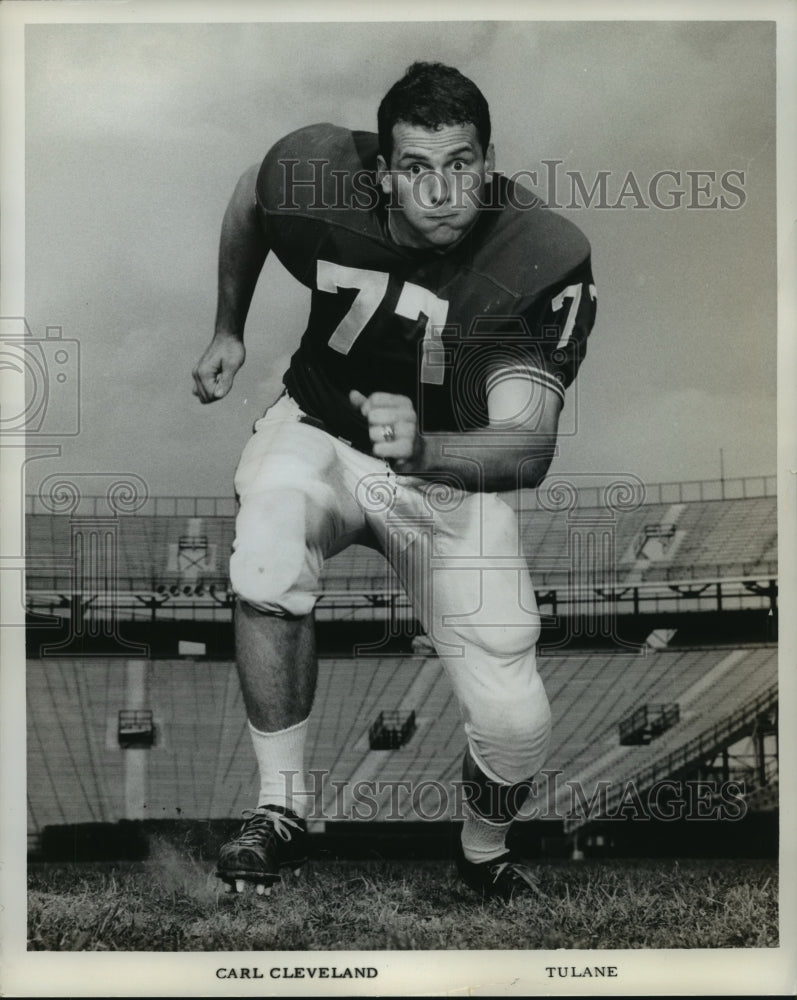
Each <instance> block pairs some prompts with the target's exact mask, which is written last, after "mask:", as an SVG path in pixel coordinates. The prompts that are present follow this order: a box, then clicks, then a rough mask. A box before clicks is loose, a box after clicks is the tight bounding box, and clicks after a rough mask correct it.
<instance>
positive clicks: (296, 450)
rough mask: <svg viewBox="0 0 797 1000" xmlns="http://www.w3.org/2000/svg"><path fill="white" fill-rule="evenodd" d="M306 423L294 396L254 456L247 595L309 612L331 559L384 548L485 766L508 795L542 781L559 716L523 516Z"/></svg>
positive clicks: (286, 611) (279, 609) (274, 416)
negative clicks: (546, 666) (541, 649)
mask: <svg viewBox="0 0 797 1000" xmlns="http://www.w3.org/2000/svg"><path fill="white" fill-rule="evenodd" d="M301 416H302V411H301V410H300V409H299V407H298V405H297V404H296V403H295V401H294V400H292V399H291V398H290V397H289V396H282V397H281V398H280V399H279V400H277V402H276V403H275V404H274V405H273V406H272V407H270V409H269V410H268V411H267V413H266V414H265V416H264V417H262V418H261V419H260V420H258V421H257V423H256V424H255V433H254V435H253V436H252V438H251V439H250V440H249V442H248V443H247V445H246V447H245V448H244V451H243V454H242V456H241V460H240V463H239V465H238V470H237V472H236V475H235V488H236V491H237V493H238V496H239V499H240V510H239V513H238V517H237V520H236V535H235V541H234V543H233V554H232V558H231V560H230V579H231V582H232V586H233V589H234V590H235V593H236V594H237V595H238V597H239V598H241V599H242V600H244V601H246V602H247V603H249V604H251V605H253V606H254V607H256V608H259V609H260V610H262V611H264V612H266V613H268V614H273V615H306V614H309V613H310V612H311V611H312V609H313V606H314V604H315V602H316V600H317V599H318V596H319V593H320V588H319V582H318V581H319V575H320V573H321V569H322V566H323V563H324V560H325V559H326V558H328V557H329V556H331V555H334V554H335V553H336V552H339V551H340V550H341V549H344V548H345V547H346V546H348V545H351V544H352V543H355V542H357V543H360V544H364V545H370V546H372V547H378V548H379V549H380V550H381V551H382V552H383V553H384V554H385V556H386V557H387V558H388V559H389V561H390V563H391V565H392V566H393V568H394V570H395V571H396V574H397V576H398V577H399V579H400V580H401V582H402V585H403V586H404V588H405V590H406V592H407V595H408V597H409V599H410V600H411V602H412V604H413V607H414V610H415V613H416V614H417V615H418V618H419V620H420V621H421V623H422V624H423V627H424V628H425V629H426V631H427V633H428V635H429V637H430V639H431V640H432V642H433V643H434V645H435V648H436V650H437V652H438V655H439V656H440V658H441V660H442V663H443V664H444V666H445V669H446V672H447V674H448V676H449V677H450V679H451V683H452V685H453V687H454V691H455V693H456V696H457V698H458V700H459V704H460V709H461V712H462V715H463V718H464V722H465V732H466V734H467V738H468V743H469V746H470V750H471V753H472V755H473V757H474V759H475V761H476V762H477V764H478V765H479V766H480V768H481V769H482V770H483V771H484V773H485V774H486V775H487V777H489V778H492V779H493V780H494V781H499V782H501V783H504V784H514V783H516V782H519V781H523V780H525V779H527V778H529V777H531V776H532V775H534V774H535V773H536V772H537V771H538V770H539V768H540V767H541V766H542V764H543V762H544V760H545V755H546V752H547V748H548V742H549V738H550V709H549V706H548V699H547V698H546V695H545V689H544V688H543V685H542V681H541V679H540V677H539V674H538V673H537V666H536V656H535V647H536V642H537V639H538V637H539V632H540V621H539V612H538V610H537V604H536V601H535V597H534V590H533V587H532V584H531V580H530V577H529V573H528V568H527V565H526V562H525V559H524V557H523V555H522V552H521V549H520V544H519V540H518V530H517V515H516V514H515V512H514V511H513V510H512V508H511V507H509V506H508V505H507V504H506V503H504V502H503V500H501V499H500V498H499V497H498V496H496V495H495V494H491V493H468V492H464V491H459V490H455V489H452V488H450V487H448V486H446V485H445V484H441V483H430V482H429V481H427V480H421V479H418V478H417V477H411V476H397V475H395V474H394V473H393V471H392V470H391V469H390V467H389V466H388V464H387V463H386V462H385V461H383V460H382V459H378V458H374V457H373V456H370V455H364V454H363V453H362V452H359V451H357V450H356V449H355V448H352V447H350V446H349V445H347V444H346V443H345V442H343V441H341V440H339V439H338V438H336V437H334V436H332V435H331V434H328V433H327V432H326V431H323V430H320V429H318V428H317V427H313V426H311V425H309V424H305V423H301V422H300V418H301Z"/></svg>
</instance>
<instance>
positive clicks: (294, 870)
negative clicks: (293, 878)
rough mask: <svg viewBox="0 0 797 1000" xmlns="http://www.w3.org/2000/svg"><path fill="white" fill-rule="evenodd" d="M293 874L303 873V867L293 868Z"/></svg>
mask: <svg viewBox="0 0 797 1000" xmlns="http://www.w3.org/2000/svg"><path fill="white" fill-rule="evenodd" d="M293 874H294V875H301V874H302V869H301V868H294V869H293Z"/></svg>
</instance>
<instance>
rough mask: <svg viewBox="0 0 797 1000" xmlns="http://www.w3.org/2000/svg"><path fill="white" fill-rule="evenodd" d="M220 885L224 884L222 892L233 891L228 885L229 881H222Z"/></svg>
mask: <svg viewBox="0 0 797 1000" xmlns="http://www.w3.org/2000/svg"><path fill="white" fill-rule="evenodd" d="M222 885H223V886H224V889H223V890H222V892H232V891H233V887H232V885H230V883H229V882H222Z"/></svg>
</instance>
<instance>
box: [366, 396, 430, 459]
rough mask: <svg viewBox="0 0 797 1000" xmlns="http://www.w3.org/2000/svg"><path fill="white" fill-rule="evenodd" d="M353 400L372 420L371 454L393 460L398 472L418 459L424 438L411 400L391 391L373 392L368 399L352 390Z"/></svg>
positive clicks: (370, 429)
mask: <svg viewBox="0 0 797 1000" xmlns="http://www.w3.org/2000/svg"><path fill="white" fill-rule="evenodd" d="M349 401H350V402H351V404H352V406H356V407H357V409H358V410H359V411H360V413H362V415H363V416H364V417H365V418H366V419H367V420H368V430H369V434H370V437H371V441H372V443H373V448H372V449H371V451H372V453H373V454H374V455H375V456H376V457H377V458H386V459H392V460H393V461H394V464H395V466H396V468H397V469H401V468H402V467H407V466H408V465H411V464H412V463H413V462H414V461H416V460H417V459H418V457H419V456H420V453H421V447H422V438H421V436H420V434H419V433H418V417H417V414H416V413H415V407H414V406H413V405H412V400H411V399H409V397H407V396H396V395H394V394H393V393H391V392H373V393H371V395H370V396H364V395H363V394H362V393H361V392H357V390H356V389H352V391H351V392H350V393H349Z"/></svg>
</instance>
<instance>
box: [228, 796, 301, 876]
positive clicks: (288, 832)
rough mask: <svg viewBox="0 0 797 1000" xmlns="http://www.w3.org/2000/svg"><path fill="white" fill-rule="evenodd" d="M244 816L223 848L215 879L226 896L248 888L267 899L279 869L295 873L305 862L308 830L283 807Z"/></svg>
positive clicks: (257, 810)
mask: <svg viewBox="0 0 797 1000" xmlns="http://www.w3.org/2000/svg"><path fill="white" fill-rule="evenodd" d="M244 816H245V821H244V824H243V826H242V827H241V829H240V830H239V831H238V834H237V835H236V836H235V837H233V838H232V840H228V841H227V843H226V844H222V847H221V850H220V851H219V860H218V863H217V865H216V877H217V878H220V879H221V880H222V882H224V883H225V884H226V885H227V886H228V889H227V891H228V892H243V891H244V889H245V888H246V885H247V884H250V885H254V886H255V890H256V892H257V894H258V895H266V896H267V895H269V894H270V892H271V887H272V886H273V885H274V883H275V882H279V880H280V878H281V877H282V876H281V874H280V870H281V869H282V868H292V869H294V870H298V869H299V868H300V867H301V866H302V865H303V864H304V863H305V861H306V860H307V843H306V841H307V826H306V823H305V821H304V820H303V819H299V817H298V816H297V815H296V813H294V812H292V811H291V810H290V809H283V808H282V806H258V807H257V809H253V810H251V811H249V810H247V811H246V812H245V813H244Z"/></svg>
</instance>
